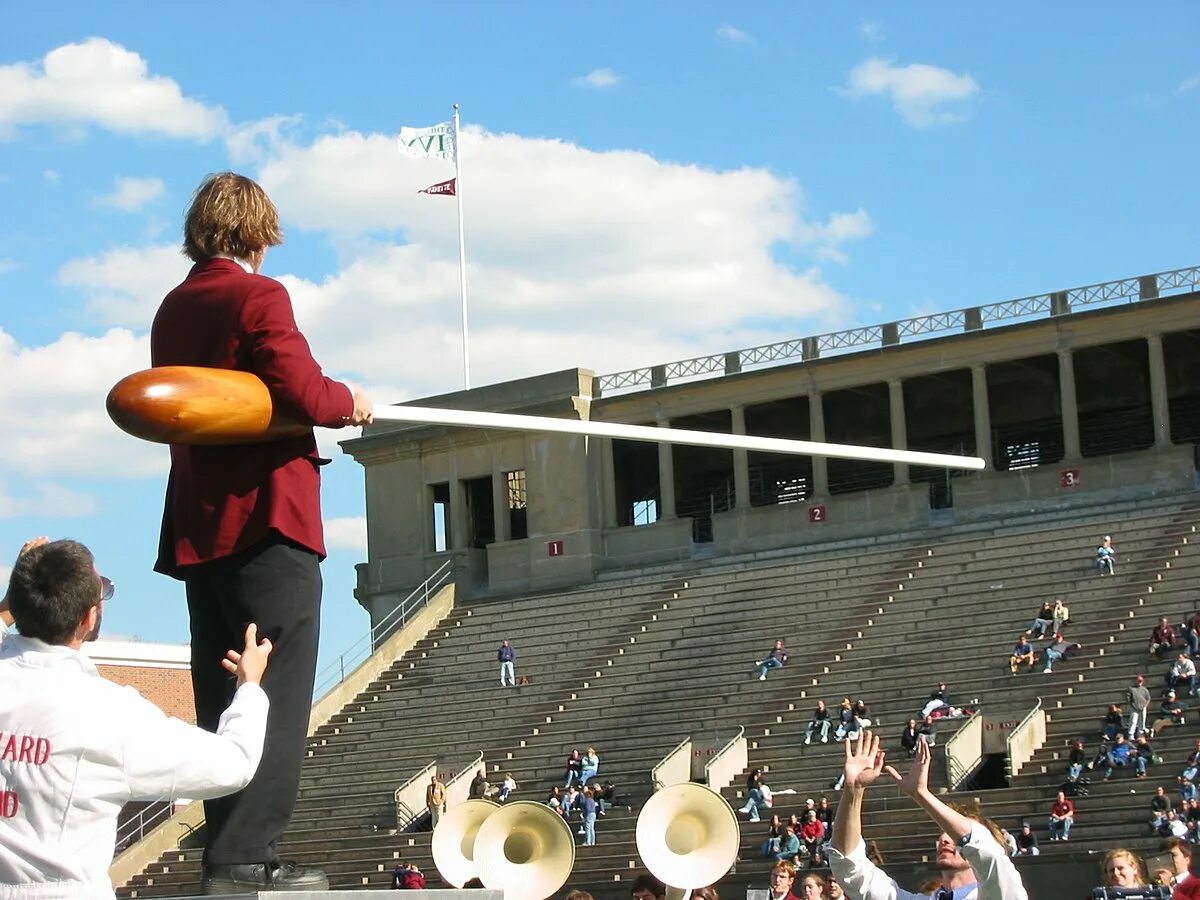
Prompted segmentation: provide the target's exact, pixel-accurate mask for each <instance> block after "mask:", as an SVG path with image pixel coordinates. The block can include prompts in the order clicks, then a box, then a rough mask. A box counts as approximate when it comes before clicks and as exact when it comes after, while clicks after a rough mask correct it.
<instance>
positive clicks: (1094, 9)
mask: <svg viewBox="0 0 1200 900" xmlns="http://www.w3.org/2000/svg"><path fill="white" fill-rule="evenodd" d="M279 9H280V7H279V6H278V5H277V4H266V3H254V2H250V3H239V4H236V5H234V4H221V3H207V4H203V5H201V4H198V3H187V2H179V3H171V4H145V3H137V4H133V3H126V4H122V3H107V4H95V3H58V4H53V5H50V4H16V5H10V6H9V8H8V9H6V11H5V20H6V21H5V35H4V37H3V39H0V208H2V209H3V210H4V211H5V215H4V216H3V217H0V413H2V414H3V415H4V416H5V418H6V421H7V422H8V427H7V429H6V434H7V436H8V440H7V444H8V446H7V448H6V452H5V453H4V454H3V455H2V456H0V558H5V559H7V558H11V557H12V556H13V555H14V554H15V552H16V549H17V547H18V546H19V545H20V542H21V541H22V540H23V539H24V538H25V537H27V536H29V535H32V534H40V533H47V534H50V535H52V536H73V537H77V538H79V539H81V540H84V541H85V542H87V543H88V544H90V545H91V546H92V547H93V548H94V549H95V550H96V551H97V555H98V557H99V560H100V562H101V565H102V567H103V569H104V571H105V572H106V573H107V574H109V575H110V576H111V577H113V578H114V579H115V580H116V581H117V583H118V599H117V601H116V602H114V603H113V604H112V605H111V608H110V609H109V610H108V611H107V613H106V618H105V623H106V626H107V627H108V628H109V630H110V632H112V633H119V634H123V635H136V636H139V637H141V638H143V639H146V640H158V641H184V640H186V637H187V626H186V615H185V613H184V609H183V600H182V591H181V589H180V588H179V586H178V585H176V584H175V583H173V582H171V581H169V580H167V579H164V578H161V577H159V576H155V575H153V574H152V573H151V572H150V566H151V562H152V559H153V554H154V550H155V541H156V534H157V528H158V522H159V516H160V512H161V507H160V504H161V495H162V487H163V478H164V469H165V451H164V450H162V449H161V448H156V447H152V446H149V445H143V444H139V443H137V442H135V441H133V440H132V439H129V438H126V437H124V436H122V435H120V434H119V433H117V432H116V431H115V428H113V427H112V426H111V425H110V424H109V423H108V421H107V418H106V417H105V415H104V412H103V397H104V394H105V393H106V392H107V389H108V387H109V386H110V385H111V384H112V383H113V382H114V381H115V380H116V379H117V378H119V377H120V376H121V375H123V374H126V373H128V372H130V371H133V370H135V369H138V368H141V367H143V366H144V365H145V364H146V362H147V359H146V357H147V348H146V334H147V330H148V328H149V323H150V320H151V317H152V316H153V312H154V309H155V307H156V304H157V301H158V299H160V298H161V296H162V295H163V294H164V293H165V292H166V291H167V290H169V289H170V287H172V286H173V285H174V284H175V283H176V281H177V280H178V279H179V278H181V277H182V276H183V274H184V273H185V271H186V266H185V265H184V263H183V260H182V257H181V256H180V255H179V254H178V252H177V245H178V235H179V227H180V220H181V215H182V212H183V210H184V209H185V208H186V205H187V202H188V198H189V195H190V192H191V191H192V190H193V189H194V188H195V186H196V185H197V184H198V182H199V181H200V179H201V178H202V177H203V176H204V175H205V174H206V173H208V172H211V171H218V170H221V169H226V168H234V169H237V170H240V171H244V172H246V173H248V174H250V175H252V176H254V177H256V178H259V179H260V180H261V181H262V182H263V183H264V184H265V185H266V186H267V188H268V189H269V190H270V191H271V193H272V195H273V196H274V197H275V199H276V201H277V202H278V204H279V206H280V209H281V212H282V215H283V218H284V225H285V228H286V230H287V234H288V240H287V243H286V244H285V245H284V246H283V247H280V248H278V249H277V250H275V251H272V253H271V254H270V255H269V256H268V259H267V264H266V267H265V271H266V272H267V273H268V274H271V275H273V276H275V277H279V278H280V279H281V280H282V281H283V282H284V283H285V284H286V285H287V286H288V288H289V290H290V291H291V292H292V295H293V299H294V302H295V305H296V311H297V316H298V318H299V320H300V323H301V326H302V327H303V328H304V330H305V331H306V333H307V334H308V336H309V338H310V341H311V342H312V344H313V346H314V350H315V352H316V354H317V357H318V359H320V360H321V361H322V362H323V364H324V365H325V367H326V369H327V370H328V371H329V372H330V373H331V374H333V375H334V376H337V377H345V378H352V379H355V380H357V381H360V382H362V383H365V384H367V385H369V386H370V387H371V389H372V391H373V393H374V395H375V397H376V399H377V400H378V401H379V402H387V401H395V400H401V399H407V398H411V397H420V396H424V395H428V394H432V393H437V392H441V391H446V390H453V389H455V388H457V387H458V386H460V384H461V364H460V362H459V357H458V353H459V339H458V331H459V321H458V283H457V277H458V274H457V245H456V241H455V235H456V220H455V213H454V202H453V201H452V200H448V199H445V198H441V197H429V196H425V195H418V194H417V193H416V190H417V189H418V188H421V187H424V186H426V185H428V184H431V183H433V182H436V181H441V180H444V179H445V178H448V177H450V175H451V174H452V171H451V166H450V164H448V163H444V162H438V161H430V160H414V159H409V158H406V157H403V156H401V155H400V154H399V153H398V152H396V149H395V143H394V137H395V135H396V133H397V132H398V131H399V128H400V127H401V126H402V125H410V126H427V125H432V124H434V123H436V122H440V121H444V120H445V119H448V118H449V117H450V113H451V104H452V103H454V102H455V101H457V102H459V103H461V104H462V112H463V122H464V128H465V134H464V135H463V141H462V143H463V153H464V157H463V167H464V168H463V190H464V203H465V206H466V231H467V249H468V263H469V280H470V284H471V317H472V318H471V324H472V369H473V373H474V374H475V381H476V383H483V382H489V381H498V380H504V379H507V378H511V377H517V376H521V375H527V374H533V373H536V372H539V371H547V370H552V369H556V368H561V367H566V366H582V367H587V368H593V369H596V370H598V371H600V372H608V371H614V370H617V369H621V368H626V367H631V366H635V365H642V364H649V363H653V362H662V361H667V360H671V359H677V358H681V357H685V356H690V355H693V354H699V353H709V352H716V351H721V350H727V349H733V348H735V347H740V346H748V345H753V344H757V343H763V342H767V341H771V340H778V339H783V338H789V337H797V336H801V335H804V334H810V333H817V332H821V331H826V330H829V329H832V328H838V327H844V326H848V325H854V324H866V323H871V322H876V321H882V320H886V319H891V318H897V317H904V316H908V315H913V314H918V313H922V312H930V311H936V310H941V309H951V308H957V307H960V306H966V305H973V304H976V303H981V302H988V301H993V300H1001V299H1005V298H1009V297H1016V296H1020V295H1023V294H1026V293H1034V292H1040V291H1046V290H1055V289H1060V288H1066V287H1072V286H1075V285H1079V284H1086V283H1090V282H1095V281H1104V280H1109V279H1113V278H1119V277H1125V276H1130V275H1137V274H1142V273H1146V272H1154V271H1160V270H1163V269H1170V268H1176V267H1180V266H1186V265H1192V264H1195V263H1196V262H1197V261H1198V255H1200V254H1198V252H1197V250H1196V249H1195V248H1196V246H1197V237H1198V234H1197V231H1198V230H1200V225H1198V224H1197V216H1196V209H1197V208H1198V203H1197V201H1198V200H1200V196H1198V194H1200V189H1198V188H1197V183H1196V179H1195V177H1194V171H1195V164H1194V161H1193V156H1194V153H1195V150H1194V148H1195V147H1196V146H1197V143H1198V141H1197V138H1198V136H1200V135H1198V133H1197V132H1198V131H1200V126H1198V124H1197V122H1198V121H1200V116H1198V115H1197V112H1198V107H1200V57H1197V54H1196V49H1195V48H1196V46H1197V40H1198V38H1200V27H1198V26H1200V10H1198V9H1197V8H1196V7H1195V5H1194V4H1191V3H1160V4H1153V5H1150V6H1142V7H1134V6H1132V5H1129V4H1121V3H1068V2H1064V3H1055V4H1046V3H1036V4H1035V3H1009V4H1004V5H1001V6H994V7H987V8H980V7H978V5H974V4H959V3H953V4H952V3H922V4H911V5H909V4H906V5H904V7H903V8H901V7H900V5H898V4H886V3H856V4H814V3H796V2H789V3H770V2H761V3H756V4H719V3H689V4H683V3H663V4H645V3H626V2H611V3H605V4H591V5H588V6H586V7H585V6H584V5H583V4H550V3H516V2H513V3H482V2H479V3H454V2H450V3H443V4H416V3H403V4H402V3H392V4H385V3H345V4H326V3H294V4H290V5H289V6H288V10H289V11H288V13H287V14H286V15H280V14H279ZM631 323H633V327H631ZM336 438H337V435H333V434H325V435H322V436H321V440H322V443H323V445H324V446H326V447H327V448H330V449H334V448H335V444H334V441H335V440H336ZM327 472H328V475H327V479H326V489H325V494H324V503H325V515H326V519H327V520H328V521H329V531H330V536H331V551H332V552H331V555H330V558H329V560H328V561H327V563H326V565H325V577H326V592H325V605H326V612H325V628H326V633H325V641H324V648H323V651H322V656H323V659H324V660H330V659H331V658H333V657H334V656H335V655H336V653H337V652H339V651H340V650H342V649H344V648H345V647H346V645H348V644H350V643H352V642H353V641H354V640H355V639H357V638H358V637H359V636H360V635H361V634H362V633H363V631H364V630H365V627H366V620H365V615H364V614H363V613H362V612H361V610H360V609H359V608H358V606H357V604H356V602H355V601H354V599H353V597H352V595H351V590H352V588H353V583H354V573H353V565H354V563H356V562H359V561H362V560H363V559H364V558H365V549H364V546H363V535H364V533H365V531H364V527H363V525H362V516H363V501H362V495H363V491H362V477H361V470H360V469H359V467H358V466H357V464H355V463H354V462H353V461H352V460H350V459H348V458H346V457H341V458H339V459H338V460H337V461H336V463H335V464H334V465H333V466H331V467H329V468H328V470H327ZM411 514H412V515H423V514H425V513H424V511H423V510H413V511H412V513H411Z"/></svg>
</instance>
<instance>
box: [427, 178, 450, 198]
mask: <svg viewBox="0 0 1200 900" xmlns="http://www.w3.org/2000/svg"><path fill="white" fill-rule="evenodd" d="M455 180H456V179H454V178H451V179H450V180H449V181H439V182H438V183H437V184H431V185H430V186H429V187H427V188H421V190H419V191H417V193H418V194H445V195H446V196H448V197H453V196H454V195H455V194H456V193H457V192H456V190H455V185H454V182H455Z"/></svg>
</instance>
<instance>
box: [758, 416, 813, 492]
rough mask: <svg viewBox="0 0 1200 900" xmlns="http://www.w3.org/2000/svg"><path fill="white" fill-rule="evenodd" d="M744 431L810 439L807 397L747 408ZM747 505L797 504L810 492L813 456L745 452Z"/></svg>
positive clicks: (794, 439) (762, 435)
mask: <svg viewBox="0 0 1200 900" xmlns="http://www.w3.org/2000/svg"><path fill="white" fill-rule="evenodd" d="M745 416H746V434H748V435H753V436H754V437H771V438H783V439H785V440H793V441H807V440H811V439H812V432H811V429H810V422H809V408H808V398H807V397H792V398H789V399H786V400H776V401H773V402H770V403H759V404H755V405H754V406H747V407H746V413H745ZM746 463H747V466H748V468H749V475H750V505H751V506H775V505H778V504H781V503H799V502H800V501H802V500H804V499H805V498H807V497H808V495H809V494H811V493H812V457H811V456H796V455H794V454H789V453H763V452H760V451H757V450H751V451H749V452H747V454H746Z"/></svg>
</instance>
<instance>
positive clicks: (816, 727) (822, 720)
mask: <svg viewBox="0 0 1200 900" xmlns="http://www.w3.org/2000/svg"><path fill="white" fill-rule="evenodd" d="M832 724H833V723H832V722H830V720H829V710H828V709H826V708H825V701H824V700H818V701H817V708H816V709H814V710H813V714H812V718H811V719H809V720H808V725H807V726H806V727H805V729H804V743H805V745H808V744H811V743H812V741H813V737H814V736H816V735H817V734H820V736H821V743H822V744H828V743H829V728H830V726H831V725H832Z"/></svg>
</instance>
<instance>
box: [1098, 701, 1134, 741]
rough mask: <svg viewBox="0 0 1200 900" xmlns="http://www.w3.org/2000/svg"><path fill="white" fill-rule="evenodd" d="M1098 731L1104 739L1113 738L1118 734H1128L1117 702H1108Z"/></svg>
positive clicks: (1109, 739)
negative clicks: (1106, 710)
mask: <svg viewBox="0 0 1200 900" xmlns="http://www.w3.org/2000/svg"><path fill="white" fill-rule="evenodd" d="M1100 733H1101V734H1102V735H1103V736H1104V740H1106V741H1111V740H1115V739H1116V737H1117V735H1118V734H1125V735H1127V734H1128V732H1127V731H1126V730H1125V717H1124V716H1123V715H1121V707H1119V706H1118V705H1117V704H1115V703H1111V704H1109V707H1108V712H1107V713H1106V714H1105V716H1104V721H1103V722H1101V723H1100Z"/></svg>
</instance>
